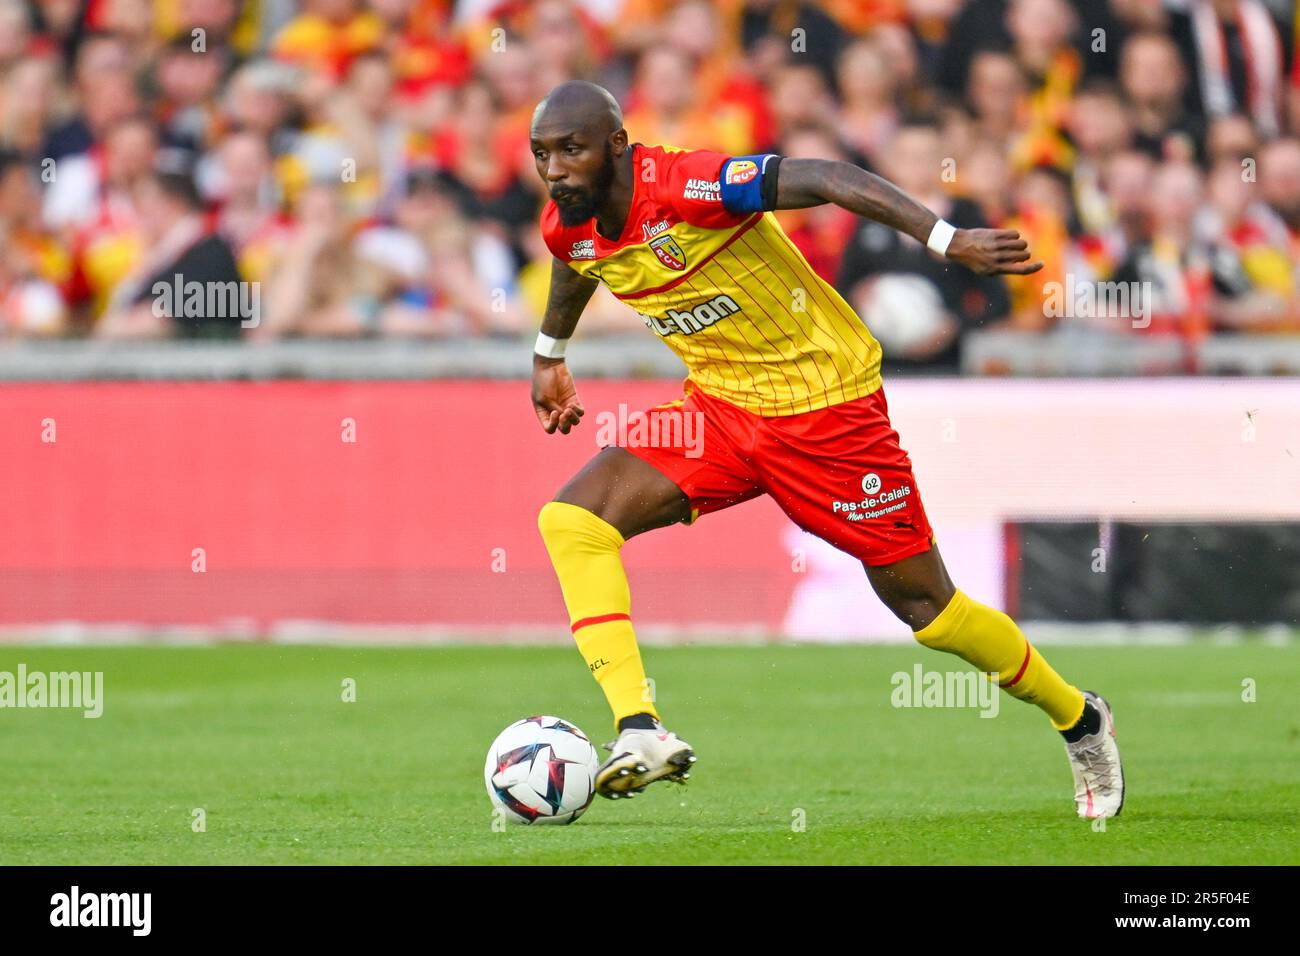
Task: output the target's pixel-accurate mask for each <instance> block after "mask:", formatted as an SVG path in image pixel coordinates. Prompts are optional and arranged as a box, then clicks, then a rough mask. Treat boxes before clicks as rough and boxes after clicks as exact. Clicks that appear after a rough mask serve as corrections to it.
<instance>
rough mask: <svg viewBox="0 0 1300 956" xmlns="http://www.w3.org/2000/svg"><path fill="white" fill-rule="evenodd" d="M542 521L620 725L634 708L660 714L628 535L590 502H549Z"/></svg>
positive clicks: (578, 632) (579, 632)
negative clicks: (640, 631) (642, 646)
mask: <svg viewBox="0 0 1300 956" xmlns="http://www.w3.org/2000/svg"><path fill="white" fill-rule="evenodd" d="M537 527H538V529H539V530H540V531H541V532H542V540H543V541H544V542H546V550H547V551H548V552H549V553H550V555H551V563H552V564H553V565H554V566H555V574H556V576H557V577H558V578H559V579H560V590H561V591H563V592H564V603H565V606H566V607H568V609H569V625H570V627H571V628H572V629H573V637H574V640H575V641H577V643H578V650H579V651H580V652H581V653H582V656H583V658H584V659H585V660H586V661H587V667H588V669H589V670H590V671H591V673H592V674H593V675H595V678H596V680H597V681H598V682H599V683H600V689H601V690H603V691H604V692H605V699H606V700H608V701H609V706H610V709H611V710H612V711H613V712H614V728H615V729H616V730H617V729H618V722H619V721H620V720H622V719H623V718H624V717H629V716H631V715H632V714H652V715H653V716H654V717H655V718H656V719H658V717H659V713H658V711H656V710H655V706H654V695H653V694H652V693H651V691H650V688H651V685H650V684H649V682H648V681H647V680H646V676H645V668H644V667H643V666H642V664H641V652H640V650H639V649H638V648H637V645H636V632H635V631H634V630H633V629H632V618H631V613H632V593H631V591H630V590H629V589H628V586H627V573H626V572H625V571H624V570H623V560H622V558H620V557H619V549H620V548H622V547H623V544H624V541H623V536H622V535H621V534H619V533H618V529H617V528H615V527H614V526H613V525H611V524H610V523H609V522H607V521H605V520H603V519H602V518H598V517H597V516H596V515H594V514H592V513H591V512H590V511H588V510H587V509H586V508H579V507H578V506H577V505H571V504H566V503H564V502H562V501H551V502H548V503H547V504H546V505H545V506H544V507H543V508H542V510H541V513H540V514H538V516H537Z"/></svg>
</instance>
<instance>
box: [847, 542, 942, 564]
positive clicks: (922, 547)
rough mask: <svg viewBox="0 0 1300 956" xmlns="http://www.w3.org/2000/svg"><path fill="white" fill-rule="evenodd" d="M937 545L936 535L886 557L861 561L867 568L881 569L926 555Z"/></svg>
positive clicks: (879, 556)
mask: <svg viewBox="0 0 1300 956" xmlns="http://www.w3.org/2000/svg"><path fill="white" fill-rule="evenodd" d="M935 543H936V542H935V539H934V535H931V536H930V537H929V538H927V539H926V540H924V541H914V542H912V543H911V544H909V545H908V546H907V547H905V548H899V549H898V550H897V551H891V552H889V553H888V554H886V555H872V556H871V557H870V558H862V559H861V560H862V563H863V564H865V565H866V566H867V567H871V568H879V567H883V566H884V565H887V564H893V563H894V562H896V561H902V560H903V559H904V558H911V557H915V556H916V555H918V554H924V553H925V552H926V551H929V550H931V549H932V548H933V547H934V545H935Z"/></svg>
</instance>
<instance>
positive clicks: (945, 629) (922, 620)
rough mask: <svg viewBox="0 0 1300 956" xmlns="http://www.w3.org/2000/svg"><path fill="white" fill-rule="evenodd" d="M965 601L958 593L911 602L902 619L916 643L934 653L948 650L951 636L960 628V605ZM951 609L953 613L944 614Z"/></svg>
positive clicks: (961, 615) (938, 595)
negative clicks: (906, 614)
mask: <svg viewBox="0 0 1300 956" xmlns="http://www.w3.org/2000/svg"><path fill="white" fill-rule="evenodd" d="M964 600H965V599H964V597H963V595H962V594H961V592H960V591H955V590H954V591H953V592H952V593H951V594H936V595H931V596H927V597H925V598H922V599H919V600H917V601H915V602H913V606H912V608H911V609H910V611H909V615H910V616H909V617H903V615H902V614H899V616H900V617H903V620H904V621H906V622H907V623H908V624H909V625H910V626H911V628H912V636H913V637H914V638H916V640H917V643H919V644H922V645H924V646H925V647H928V648H930V649H931V650H936V651H946V650H949V649H950V644H951V641H952V637H953V635H954V634H955V633H956V631H957V630H958V629H959V628H960V624H961V619H962V618H963V617H964V613H963V608H962V607H960V606H958V607H953V606H954V605H960V604H961V602H963V601H964ZM950 609H952V611H953V613H945V612H948V611H949V610H950Z"/></svg>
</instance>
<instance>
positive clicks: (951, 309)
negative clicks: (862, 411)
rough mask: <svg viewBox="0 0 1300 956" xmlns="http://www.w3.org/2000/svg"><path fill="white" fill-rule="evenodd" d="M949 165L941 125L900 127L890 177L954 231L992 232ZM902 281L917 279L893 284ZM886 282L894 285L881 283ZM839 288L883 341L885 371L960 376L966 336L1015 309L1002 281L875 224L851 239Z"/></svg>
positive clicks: (886, 169) (915, 122)
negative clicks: (958, 187) (945, 183)
mask: <svg viewBox="0 0 1300 956" xmlns="http://www.w3.org/2000/svg"><path fill="white" fill-rule="evenodd" d="M942 162H943V145H942V143H941V141H940V139H939V131H938V128H937V127H936V126H935V125H934V123H933V122H930V121H928V120H922V119H912V120H908V121H906V122H904V123H903V125H902V126H901V127H900V128H899V131H898V135H897V136H896V137H895V138H894V143H893V148H892V149H891V150H890V153H889V158H888V161H887V163H886V165H885V167H884V169H883V174H884V175H885V176H886V177H887V178H889V179H890V180H892V181H893V182H894V183H895V184H897V185H898V186H899V187H900V188H902V189H903V190H904V191H906V192H907V193H908V194H910V195H912V196H914V197H916V198H917V199H918V200H919V201H920V202H922V203H924V204H925V205H926V206H928V207H929V208H930V209H932V210H934V211H935V212H936V213H937V214H938V215H939V216H941V217H943V218H944V219H946V220H948V221H949V222H951V223H952V224H953V225H954V226H957V227H958V228H961V229H978V228H984V227H986V226H987V223H986V222H985V220H984V217H983V214H982V213H981V212H980V209H979V207H978V206H976V205H975V204H974V203H973V202H971V201H970V200H968V199H964V198H955V199H954V198H952V197H950V196H949V195H948V194H947V193H945V192H944V190H943V188H942V182H941V180H940V177H939V176H938V175H936V172H937V171H938V170H940V169H941V168H942ZM898 276H906V277H912V278H913V279H915V280H917V281H914V282H911V283H910V284H905V283H900V282H897V281H894V279H895V278H896V277H898ZM885 278H888V279H889V280H890V281H888V282H883V283H882V282H881V280H882V279H885ZM836 287H837V288H838V289H839V290H840V293H841V294H842V295H844V296H845V298H846V299H847V300H848V301H849V303H850V304H851V305H853V306H854V307H855V308H856V309H857V310H858V314H859V315H861V316H862V317H863V319H864V320H865V321H866V323H867V326H868V328H870V329H871V330H872V332H873V333H874V334H875V335H876V337H877V338H879V339H880V340H881V345H882V346H883V347H884V356H885V364H886V367H892V368H904V369H911V370H922V369H924V370H926V371H932V372H949V373H951V372H954V371H956V369H957V367H958V362H959V359H960V354H961V339H962V336H963V335H964V334H965V333H966V332H968V331H970V330H971V329H974V328H978V327H980V326H983V325H987V324H992V323H995V322H998V321H1000V320H1002V319H1004V318H1006V316H1007V311H1008V300H1007V292H1006V285H1005V284H1004V282H1003V280H1002V278H1001V277H1000V276H992V277H980V276H977V275H975V274H974V273H971V272H969V271H967V270H963V269H954V268H952V267H951V265H949V264H947V263H945V262H944V261H943V260H941V259H939V258H937V257H935V256H934V255H932V254H931V253H930V251H929V250H928V249H926V248H925V247H924V246H922V245H921V244H920V243H918V242H916V241H915V240H913V239H911V238H910V237H908V236H905V235H903V234H902V233H899V232H896V231H895V230H893V229H890V228H889V227H888V226H885V225H882V224H880V223H877V222H871V221H864V222H862V223H861V224H860V225H859V226H858V227H857V229H856V231H855V232H854V234H853V237H852V239H851V240H850V241H849V244H848V246H847V248H846V250H845V253H844V259H843V262H842V264H841V267H840V275H839V281H838V282H837V283H836ZM900 311H901V312H904V313H908V315H905V316H904V317H903V320H902V321H899V320H898V319H897V318H896V317H895V315H896V313H898V312H900ZM912 313H914V317H913V316H911V314H912ZM873 320H874V321H875V324H873ZM886 323H887V326H886Z"/></svg>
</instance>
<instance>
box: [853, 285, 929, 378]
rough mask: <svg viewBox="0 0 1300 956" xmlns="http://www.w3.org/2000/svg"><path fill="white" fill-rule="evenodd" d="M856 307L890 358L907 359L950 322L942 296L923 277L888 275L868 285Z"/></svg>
mask: <svg viewBox="0 0 1300 956" xmlns="http://www.w3.org/2000/svg"><path fill="white" fill-rule="evenodd" d="M856 304H857V307H858V315H860V316H862V320H863V321H864V322H866V323H867V328H869V329H870V330H871V334H872V335H874V336H875V337H876V339H877V341H879V342H880V347H881V348H882V349H883V350H884V352H885V355H886V356H887V357H890V358H906V357H908V356H909V354H910V353H911V352H912V351H913V350H914V349H916V348H917V347H918V346H920V345H924V344H925V343H926V342H929V341H930V340H931V339H933V338H934V337H935V336H936V335H938V333H939V332H940V331H942V330H943V327H944V325H945V323H946V322H947V321H948V320H947V318H946V316H945V312H944V305H943V297H942V296H940V295H939V290H938V289H937V288H935V285H934V283H932V282H931V281H930V280H929V279H927V278H925V277H924V276H917V275H908V274H905V273H897V272H887V273H885V274H884V275H882V276H880V277H878V278H876V279H874V280H872V281H871V282H870V283H868V284H867V285H866V287H865V288H864V289H863V290H862V292H861V293H860V295H859V297H858V300H857V303H856Z"/></svg>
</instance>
